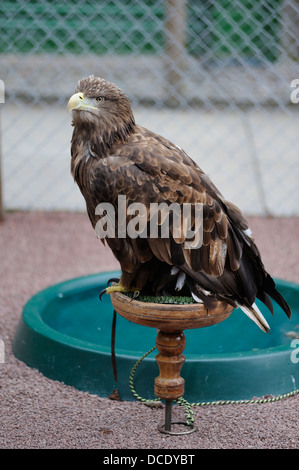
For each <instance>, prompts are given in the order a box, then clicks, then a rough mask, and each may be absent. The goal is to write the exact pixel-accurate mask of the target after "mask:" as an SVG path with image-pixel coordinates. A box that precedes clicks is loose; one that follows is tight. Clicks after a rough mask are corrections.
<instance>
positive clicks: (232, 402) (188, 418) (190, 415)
mask: <svg viewBox="0 0 299 470" xmlns="http://www.w3.org/2000/svg"><path fill="white" fill-rule="evenodd" d="M155 349H156V346H153V347H152V348H151V349H150V350H149V351H148V352H147V353H145V354H144V355H143V356H142V357H141V358H140V359H138V361H137V362H136V363H135V364H134V366H133V368H132V370H131V373H130V377H129V386H130V389H131V392H132V394H133V396H134V397H135V398H137V400H139V401H141V402H143V403H147V404H151V403H157V402H161V399H160V398H154V399H152V400H149V399H146V398H142V397H141V396H140V395H138V393H137V392H136V390H135V388H134V375H135V371H136V369H137V367H138V366H139V364H140V363H141V362H142V361H143V359H145V358H146V357H147V356H148V355H149V354H150V353H151V352H153V351H154V350H155ZM298 393H299V389H296V390H293V391H292V392H289V393H284V394H283V395H278V396H277V397H271V398H257V399H251V400H217V401H205V402H199V403H189V402H188V401H187V400H185V398H183V397H180V398H178V399H177V400H174V402H175V403H177V404H178V405H180V406H184V407H185V414H186V424H187V425H188V426H189V425H190V424H191V423H193V422H194V413H193V411H192V407H194V406H219V405H248V404H256V403H259V404H260V403H273V402H276V401H279V400H282V399H284V398H289V397H292V396H294V395H297V394H298Z"/></svg>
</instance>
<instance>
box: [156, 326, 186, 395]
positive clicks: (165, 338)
mask: <svg viewBox="0 0 299 470" xmlns="http://www.w3.org/2000/svg"><path fill="white" fill-rule="evenodd" d="M156 346H157V349H158V351H159V354H157V355H156V361H157V364H158V367H159V371H160V375H159V376H158V377H156V378H155V395H157V397H159V398H162V399H165V400H176V399H177V398H180V397H182V396H183V395H184V391H185V380H184V379H183V378H182V377H181V376H180V372H181V368H182V367H183V364H184V362H185V360H186V357H185V356H184V355H183V354H182V352H183V351H184V349H185V346H186V338H185V335H184V333H183V332H182V331H180V332H178V333H164V332H163V331H159V333H158V335H157V339H156Z"/></svg>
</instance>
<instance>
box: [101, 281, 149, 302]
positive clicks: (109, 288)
mask: <svg viewBox="0 0 299 470" xmlns="http://www.w3.org/2000/svg"><path fill="white" fill-rule="evenodd" d="M113 292H133V299H135V298H136V297H138V295H139V293H140V292H139V289H137V288H136V287H125V286H123V285H122V283H121V281H119V282H117V283H114V284H112V285H111V286H107V287H106V289H103V290H102V292H101V293H100V295H99V298H100V300H101V298H102V295H103V294H108V295H110V294H112V293H113Z"/></svg>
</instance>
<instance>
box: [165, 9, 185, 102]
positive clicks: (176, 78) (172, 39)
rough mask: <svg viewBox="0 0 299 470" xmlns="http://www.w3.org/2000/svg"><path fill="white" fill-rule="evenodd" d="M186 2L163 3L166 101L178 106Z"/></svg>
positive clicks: (183, 49) (182, 67)
mask: <svg viewBox="0 0 299 470" xmlns="http://www.w3.org/2000/svg"><path fill="white" fill-rule="evenodd" d="M186 5H187V1H186V0H166V2H165V65H166V76H167V90H168V93H169V96H168V101H169V104H170V105H173V106H176V105H177V104H179V100H178V95H180V94H181V92H182V90H181V82H182V74H183V70H184V65H183V59H184V57H185V43H186V10H187V8H186Z"/></svg>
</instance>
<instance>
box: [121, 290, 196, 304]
mask: <svg viewBox="0 0 299 470" xmlns="http://www.w3.org/2000/svg"><path fill="white" fill-rule="evenodd" d="M124 295H126V296H127V297H130V298H134V300H139V301H140V302H146V303H154V304H194V303H195V300H194V299H193V297H188V296H179V295H178V296H176V295H174V296H164V295H161V296H159V297H155V296H153V295H138V296H136V294H135V295H134V293H133V292H124Z"/></svg>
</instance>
